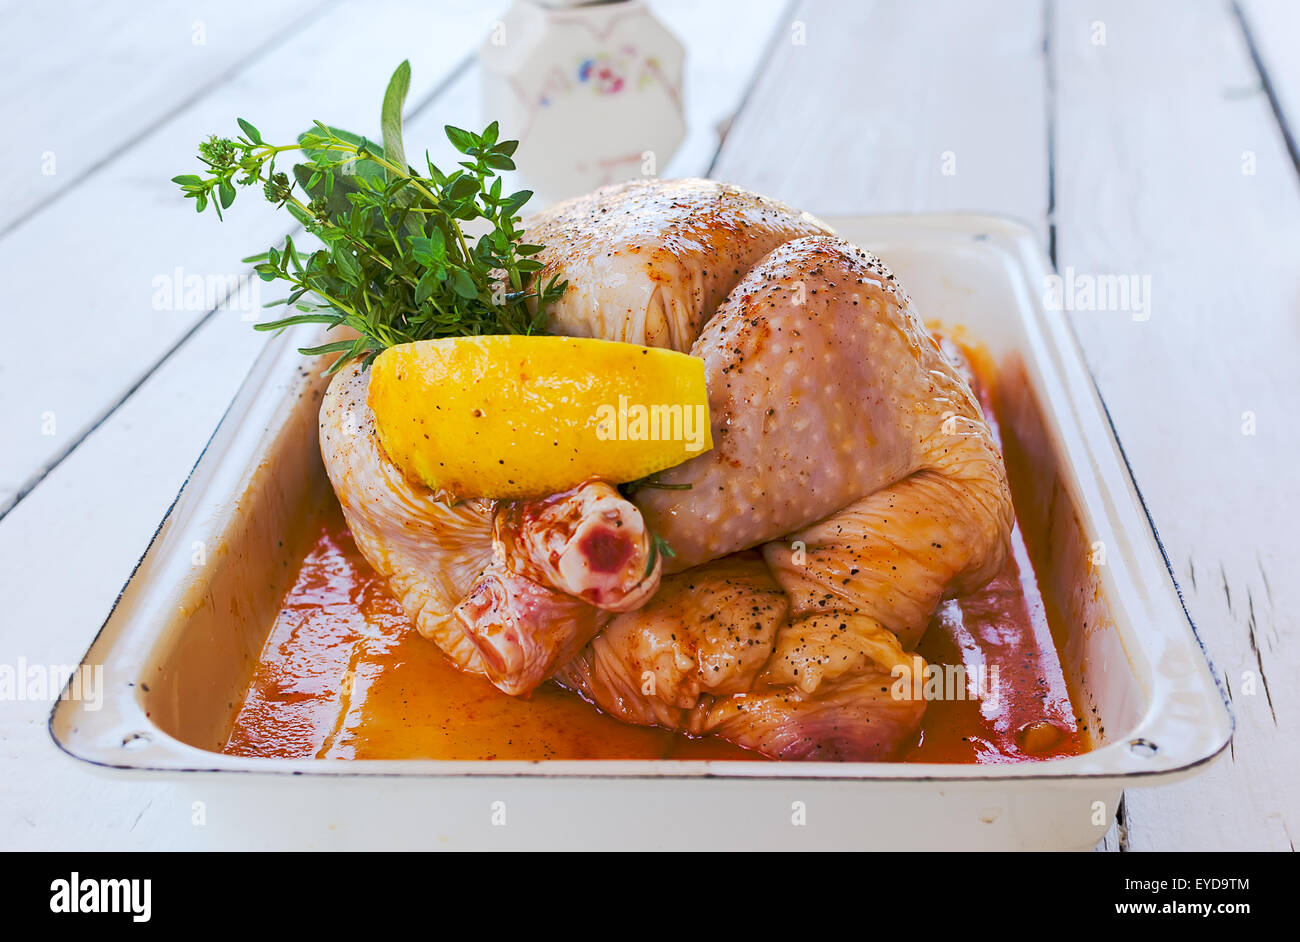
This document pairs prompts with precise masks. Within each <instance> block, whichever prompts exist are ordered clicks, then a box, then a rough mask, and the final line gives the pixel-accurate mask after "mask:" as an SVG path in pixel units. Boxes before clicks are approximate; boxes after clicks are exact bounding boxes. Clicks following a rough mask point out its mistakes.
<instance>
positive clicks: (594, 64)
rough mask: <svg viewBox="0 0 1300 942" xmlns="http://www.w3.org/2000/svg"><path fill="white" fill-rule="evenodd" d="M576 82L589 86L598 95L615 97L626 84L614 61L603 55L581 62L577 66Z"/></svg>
mask: <svg viewBox="0 0 1300 942" xmlns="http://www.w3.org/2000/svg"><path fill="white" fill-rule="evenodd" d="M625 51H626V50H625ZM578 81H579V82H582V83H584V84H590V85H591V87H592V88H593V89H594V90H595V92H596V94H598V95H617V94H618V93H619V92H621V91H622V90H623V86H624V85H625V84H626V82H625V81H624V79H623V76H622V75H621V74H620V73H619V71H618V67H617V65H616V63H615V62H614V59H613V58H612V57H611V56H608V55H606V54H605V53H600V54H599V55H597V56H595V57H593V58H589V59H583V60H582V62H581V63H580V64H579V65H578Z"/></svg>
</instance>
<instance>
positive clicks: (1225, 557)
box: [1051, 0, 1300, 850]
mask: <svg viewBox="0 0 1300 942" xmlns="http://www.w3.org/2000/svg"><path fill="white" fill-rule="evenodd" d="M1051 38H1052V42H1051V49H1052V52H1053V58H1054V69H1055V74H1056V87H1057V95H1056V100H1055V102H1054V104H1055V113H1056V128H1057V139H1056V148H1055V150H1056V155H1057V156H1056V163H1055V179H1056V229H1057V247H1058V268H1060V269H1061V271H1062V273H1063V274H1064V273H1066V271H1067V269H1072V270H1073V271H1074V272H1075V273H1077V274H1079V275H1082V276H1084V277H1094V276H1100V275H1127V274H1132V275H1137V276H1138V277H1139V278H1141V279H1149V292H1148V293H1147V299H1148V301H1149V306H1148V308H1147V314H1148V315H1149V319H1145V320H1144V319H1141V318H1142V316H1143V315H1142V313H1141V312H1137V316H1136V317H1135V312H1133V311H1077V312H1075V313H1073V314H1072V315H1071V316H1072V318H1073V321H1074V324H1075V325H1076V327H1077V329H1078V331H1079V335H1080V338H1081V340H1082V342H1083V345H1084V348H1085V351H1086V355H1087V358H1088V361H1089V363H1090V364H1091V366H1092V369H1093V371H1094V373H1095V376H1096V379H1097V382H1098V385H1099V387H1100V390H1101V392H1102V395H1103V396H1104V397H1105V399H1106V402H1107V404H1108V406H1109V409H1110V413H1111V416H1112V418H1113V420H1114V423H1115V427H1116V430H1117V432H1118V434H1119V437H1120V440H1121V441H1122V442H1123V444H1124V447H1125V449H1126V452H1127V455H1128V458H1129V460H1130V462H1131V463H1132V466H1133V470H1134V473H1135V476H1136V478H1137V481H1138V484H1139V486H1140V487H1141V488H1142V489H1143V493H1144V496H1145V498H1146V501H1147V504H1148V507H1149V508H1150V511H1151V513H1152V515H1153V517H1154V519H1155V521H1156V524H1157V525H1158V527H1159V528H1160V532H1161V536H1162V537H1163V540H1164V544H1165V546H1166V548H1167V550H1168V553H1169V556H1170V558H1171V559H1172V561H1173V564H1174V567H1175V571H1176V574H1177V576H1178V578H1179V580H1180V582H1181V584H1182V588H1183V591H1184V593H1185V594H1186V597H1187V604H1188V608H1189V610H1190V612H1191V614H1192V616H1193V618H1194V620H1195V621H1196V623H1197V626H1198V628H1199V630H1200V634H1201V637H1202V639H1203V640H1204V641H1205V643H1206V644H1207V646H1208V647H1209V651H1210V654H1211V657H1212V658H1213V660H1214V664H1215V666H1216V668H1217V669H1218V671H1219V673H1220V674H1221V675H1222V676H1223V679H1224V682H1225V683H1226V684H1227V686H1228V688H1229V689H1230V691H1231V695H1232V702H1233V707H1234V710H1235V713H1236V718H1237V733H1236V738H1235V740H1234V743H1233V748H1232V751H1231V753H1230V754H1229V755H1228V757H1227V758H1226V759H1225V760H1224V761H1222V762H1221V763H1220V764H1218V765H1216V766H1215V767H1214V768H1212V769H1211V770H1209V771H1208V772H1206V773H1204V774H1202V775H1200V776H1198V777H1195V778H1193V779H1190V780H1189V781H1186V782H1183V783H1179V784H1177V785H1172V786H1167V787H1162V788H1159V789H1153V790H1146V789H1130V790H1129V791H1128V792H1127V793H1126V796H1125V809H1126V825H1127V827H1126V831H1127V846H1128V847H1129V848H1130V849H1135V850H1138V849H1142V850H1145V849H1179V850H1181V849H1234V848H1240V849H1286V848H1290V847H1293V846H1294V839H1295V835H1297V834H1300V783H1298V782H1297V778H1296V775H1295V771H1296V768H1297V765H1300V744H1297V741H1296V739H1295V737H1294V736H1293V735H1291V734H1290V732H1289V731H1291V730H1294V729H1295V728H1296V724H1297V723H1300V695H1298V694H1297V690H1296V687H1295V685H1294V684H1293V683H1292V678H1293V677H1294V675H1295V673H1296V670H1297V669H1298V668H1300V649H1298V648H1297V645H1296V641H1295V639H1296V637H1297V634H1298V632H1297V628H1300V624H1298V623H1297V616H1296V612H1297V611H1300V582H1297V581H1296V580H1295V578H1294V570H1295V563H1294V548H1293V546H1292V543H1291V541H1292V539H1293V535H1294V533H1295V531H1296V528H1297V527H1298V526H1300V496H1298V495H1297V492H1296V488H1295V472H1294V469H1295V468H1296V467H1297V462H1300V436H1297V435H1296V424H1295V414H1294V412H1295V410H1294V408H1291V407H1290V406H1289V405H1287V404H1288V403H1290V402H1291V401H1293V399H1294V383H1295V367H1294V356H1293V347H1294V345H1295V337H1296V330H1295V306H1296V290H1295V272H1294V265H1295V247H1296V246H1297V245H1300V186H1298V182H1297V177H1296V173H1295V168H1294V166H1293V165H1292V162H1291V160H1290V157H1289V155H1288V154H1287V153H1286V150H1285V148H1284V146H1283V142H1282V139H1281V137H1280V135H1279V134H1278V131H1277V126H1276V123H1275V121H1274V118H1273V114H1272V110H1271V107H1270V104H1269V102H1268V100H1267V97H1266V96H1265V94H1264V93H1263V91H1262V90H1261V89H1260V86H1259V77H1258V75H1257V74H1256V71H1255V69H1254V66H1253V64H1252V62H1251V59H1250V55H1249V51H1248V49H1247V47H1246V45H1245V42H1244V40H1243V36H1242V32H1241V29H1240V25H1239V23H1238V22H1237V20H1236V18H1235V17H1234V16H1233V14H1232V11H1231V10H1230V9H1229V8H1227V7H1225V6H1224V5H1223V4H1220V3H1216V2H1208V0H1206V2H1196V3H1186V4H1182V5H1180V7H1179V11H1178V15H1177V16H1169V15H1168V11H1166V10H1164V9H1162V8H1160V7H1157V6H1149V5H1143V4H1126V3H1122V2H1098V3H1093V4H1089V5H1088V6H1087V7H1083V6H1079V5H1074V4H1060V5H1059V6H1058V9H1057V12H1056V22H1055V24H1054V29H1053V32H1052V37H1051Z"/></svg>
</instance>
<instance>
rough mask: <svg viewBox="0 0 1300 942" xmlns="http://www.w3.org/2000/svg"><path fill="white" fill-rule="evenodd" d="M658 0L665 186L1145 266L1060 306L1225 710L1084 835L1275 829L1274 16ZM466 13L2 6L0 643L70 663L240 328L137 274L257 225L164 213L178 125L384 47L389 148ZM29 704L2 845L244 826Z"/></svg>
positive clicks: (202, 411) (240, 0) (1121, 845)
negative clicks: (1124, 304) (940, 226)
mask: <svg viewBox="0 0 1300 942" xmlns="http://www.w3.org/2000/svg"><path fill="white" fill-rule="evenodd" d="M654 5H655V7H656V9H657V10H658V11H659V13H660V15H661V16H662V17H663V19H664V20H665V21H666V22H668V23H669V24H670V25H671V26H672V27H673V29H674V30H675V31H676V32H677V33H678V35H679V36H680V37H681V38H682V40H683V41H684V42H685V43H686V45H687V47H688V49H689V59H688V67H687V68H688V75H687V82H688V85H687V92H686V94H687V96H688V110H689V123H690V133H689V136H688V139H687V142H686V144H685V145H684V146H683V148H682V149H681V151H680V152H679V153H678V154H677V156H676V157H675V158H674V160H673V162H672V164H671V165H670V166H669V167H667V168H665V171H664V173H665V175H669V176H681V175H690V174H705V173H708V174H711V175H712V176H714V177H717V178H719V179H724V180H729V181H733V182H736V183H739V184H742V185H745V186H748V187H751V188H753V189H756V190H759V191H761V192H764V193H767V194H770V195H772V196H775V197H779V198H782V199H784V200H787V201H789V202H791V203H793V204H795V205H798V206H800V207H803V208H806V209H808V210H810V211H812V212H822V213H867V212H899V211H905V212H913V211H916V212H921V211H943V210H977V211H991V212H997V213H1003V214H1007V215H1011V216H1015V217H1018V218H1020V219H1022V220H1025V221H1027V222H1028V223H1030V224H1031V225H1032V226H1034V227H1036V229H1037V230H1038V231H1039V232H1040V233H1041V235H1042V238H1043V239H1044V241H1045V243H1046V244H1047V245H1048V247H1049V249H1050V250H1051V252H1052V253H1053V256H1054V259H1055V261H1056V263H1057V266H1058V269H1059V270H1061V271H1062V272H1063V273H1064V272H1066V270H1067V268H1070V269H1073V270H1074V271H1075V272H1077V273H1086V274H1090V275H1109V274H1115V275H1128V274H1133V275H1138V276H1149V278H1150V286H1151V298H1150V301H1151V307H1150V317H1149V319H1147V320H1135V319H1134V318H1133V317H1132V316H1131V315H1130V314H1128V313H1105V312H1076V313H1075V314H1073V315H1072V316H1073V319H1074V323H1075V326H1076V327H1077V329H1078V332H1079V334H1080V336H1081V338H1082V341H1083V344H1084V347H1085V352H1086V355H1087V358H1088V361H1089V364H1090V366H1091V368H1092V370H1093V372H1094V374H1095V377H1096V381H1097V384H1098V386H1099V387H1100V390H1101V393H1102V395H1103V396H1104V398H1105V400H1106V403H1107V405H1108V407H1109V410H1110V413H1111V416H1112V418H1113V420H1114V423H1115V427H1116V430H1117V432H1118V434H1119V437H1120V439H1121V441H1122V443H1123V445H1124V447H1125V450H1126V452H1127V455H1128V458H1129V460H1130V462H1131V464H1132V467H1133V470H1134V473H1135V475H1136V478H1137V480H1138V483H1139V485H1140V486H1141V488H1142V491H1143V494H1144V495H1145V498H1146V501H1147V503H1148V506H1149V508H1150V512H1151V514H1152V516H1153V518H1154V520H1155V521H1156V524H1157V526H1158V527H1159V529H1160V532H1161V535H1162V537H1163V539H1164V543H1165V546H1166V548H1167V550H1168V553H1169V557H1170V560H1171V561H1172V564H1173V567H1174V571H1175V573H1176V575H1177V577H1178V579H1179V581H1180V583H1181V585H1182V589H1183V592H1184V593H1185V595H1186V599H1187V605H1188V608H1189V610H1190V612H1191V614H1192V616H1193V618H1194V619H1195V621H1196V623H1197V625H1198V627H1199V629H1200V632H1201V636H1202V638H1203V639H1204V641H1205V643H1206V644H1207V646H1208V648H1209V651H1210V653H1211V656H1212V658H1213V660H1214V665H1215V668H1216V669H1217V671H1218V672H1219V673H1220V674H1221V675H1222V677H1223V680H1224V682H1225V684H1226V686H1227V688H1228V689H1229V690H1230V691H1231V692H1232V701H1233V708H1234V710H1235V713H1236V718H1237V732H1236V738H1235V740H1234V743H1233V746H1232V749H1231V752H1230V754H1229V755H1228V756H1226V757H1225V758H1224V759H1223V760H1221V761H1220V762H1219V763H1217V764H1216V765H1215V766H1214V767H1213V768H1211V769H1210V770H1209V771H1208V772H1206V773H1205V774H1203V775H1200V776H1198V777H1196V778H1194V779H1192V780H1190V781H1187V782H1185V783H1182V784H1178V785H1174V786H1167V787H1161V788H1155V789H1141V790H1132V791H1130V792H1129V793H1128V794H1127V795H1126V799H1125V802H1124V803H1123V805H1122V806H1121V808H1120V811H1119V816H1118V820H1117V825H1116V827H1115V828H1112V830H1111V832H1110V834H1109V835H1108V836H1107V838H1106V840H1105V841H1104V843H1103V845H1102V846H1103V847H1105V848H1107V849H1112V850H1146V849H1231V848H1242V849H1287V848H1291V849H1294V846H1295V839H1296V837H1297V836H1300V775H1297V773H1298V772H1300V737H1297V736H1296V735H1295V733H1296V730H1297V724H1300V692H1297V686H1296V684H1295V683H1294V674H1293V672H1294V671H1296V670H1297V669H1298V668H1300V618H1297V614H1296V613H1297V611H1300V579H1297V567H1296V563H1295V549H1294V547H1293V545H1292V543H1291V540H1292V539H1293V538H1294V537H1295V535H1296V533H1297V531H1298V530H1300V481H1298V480H1297V468H1300V435H1298V434H1297V433H1298V431H1300V429H1298V428H1297V420H1296V417H1297V413H1298V411H1300V400H1297V397H1296V389H1297V385H1298V384H1297V369H1296V362H1297V356H1296V353H1295V350H1296V347H1297V345H1298V344H1300V172H1298V171H1300V153H1298V152H1297V146H1296V135H1297V134H1300V58H1297V57H1296V55H1295V49H1296V47H1297V44H1298V43H1300V4H1297V3H1290V2H1287V0H1243V2H1242V3H1241V5H1240V7H1237V6H1233V5H1231V4H1228V3H1225V2H1222V0H1189V2H1178V3H1175V2H1173V0H1168V2H1156V0H1148V2H1137V3H1132V2H1123V0H1089V2H1071V0H1045V2H1044V0H1010V2H998V3H994V2H987V3H984V2H970V0H934V2H926V3H907V2H902V0H887V2H876V3H870V2H851V0H844V2H830V0H791V2H787V0H747V2H744V3H739V2H737V3H735V4H724V3H716V2H715V3H703V2H698V0H657V2H655V3H654ZM495 6H496V5H494V4H491V3H488V4H480V3H473V2H469V0H466V2H455V3H444V2H435V0H383V2H366V3H362V2H345V0H280V2H275V3H266V2H253V0H220V2H215V0H192V2H164V0H137V2H131V3H126V2H111V3H96V2H91V0H62V2H59V0H54V2H43V3H32V2H17V0H11V2H6V3H3V4H0V62H3V63H4V67H3V69H0V118H2V119H3V120H0V126H3V127H4V128H6V130H7V132H8V133H6V134H5V136H4V137H3V139H0V284H2V285H3V286H4V300H3V303H2V305H0V312H2V313H0V317H3V324H4V333H5V337H6V343H5V344H4V346H3V350H2V351H0V388H2V389H3V390H4V392H3V396H4V408H3V409H0V664H6V663H7V664H10V665H15V664H16V663H17V662H18V660H19V658H23V659H25V661H26V663H28V664H75V663H76V662H77V661H78V660H79V659H80V657H81V655H82V654H83V653H84V651H85V648H86V646H87V645H88V643H89V641H90V639H91V637H92V636H93V635H94V633H95V631H96V630H97V628H98V627H99V625H100V623H101V622H102V620H103V618H104V616H105V614H106V613H107V611H108V609H109V608H110V606H111V605H112V603H113V600H114V598H115V597H116V594H117V592H118V591H119V589H120V588H121V586H122V584H123V583H124V581H125V580H126V578H127V576H128V575H129V574H130V572H131V569H132V567H133V565H134V563H135V561H136V560H137V558H138V557H139V556H140V554H141V552H142V551H143V549H144V547H145V545H146V544H147V542H148V540H149V538H150V536H151V534H152V533H153V531H154V529H155V527H156V526H157V524H158V521H159V520H160V519H161V518H162V517H163V515H164V513H165V512H166V510H167V507H168V505H169V504H170V502H171V500H172V498H173V497H174V495H175V494H176V492H177V490H178V488H179V486H180V484H181V482H182V480H183V479H184V477H185V475H186V473H187V472H188V470H189V469H190V467H191V466H192V465H193V463H194V461H195V459H196V457H197V456H198V454H199V451H200V449H201V448H202V446H203V444H204V442H205V441H206V440H207V438H208V437H209V435H210V434H211V431H212V429H213V428H214V426H215V425H216V423H217V421H218V420H219V418H220V417H221V414H222V412H223V410H224V409H225V407H226V405H227V403H228V402H229V401H230V399H231V397H232V395H233V393H234V391H235V389H236V388H237V387H238V386H239V384H240V382H241V380H242V379H243V376H244V374H245V372H246V370H247V368H248V366H249V364H250V362H251V361H252V359H253V358H254V356H255V355H256V354H257V352H258V351H259V349H260V348H261V346H262V344H263V343H264V342H265V337H264V335H261V334H256V333H254V332H253V331H252V330H250V329H249V324H248V321H247V319H246V315H245V314H244V313H243V312H242V311H240V310H238V309H234V310H231V309H221V308H220V307H219V306H216V305H213V304H210V303H209V302H208V301H207V300H206V299H204V300H196V301H193V302H189V301H187V300H186V299H185V298H184V297H183V296H182V297H181V298H180V299H179V300H180V303H176V299H175V298H171V297H170V295H168V293H167V291H165V290H164V291H161V293H160V285H161V286H164V287H165V286H167V285H169V284H171V283H172V282H173V281H175V280H176V279H177V278H178V277H182V278H183V277H184V275H186V274H195V273H197V274H201V275H203V276H212V275H214V274H217V275H220V274H226V273H229V274H240V273H241V269H240V268H239V266H238V264H237V261H236V260H237V259H238V258H239V257H241V256H242V255H245V254H247V253H248V252H250V251H252V250H253V247H255V246H260V245H264V244H269V242H270V241H271V240H273V239H274V238H276V237H277V236H280V235H282V234H283V233H284V231H286V227H285V224H284V221H283V220H282V219H280V218H277V217H276V215H275V214H271V213H266V212H257V211H254V210H255V207H248V210H249V211H246V212H234V213H232V214H231V217H230V219H229V220H228V221H227V222H226V223H225V224H224V225H222V226H218V225H216V224H215V222H214V221H213V220H211V219H207V218H204V219H196V218H195V217H193V215H192V214H189V215H187V212H186V207H185V206H184V205H183V204H182V202H181V200H180V198H179V196H178V194H177V192H176V188H175V187H174V186H173V185H172V184H171V183H169V182H168V179H169V178H170V177H171V176H172V175H173V174H175V173H179V172H185V171H188V170H189V168H190V167H191V166H192V163H193V160H192V156H191V155H192V153H193V147H194V144H195V143H196V142H197V141H198V140H199V139H200V138H201V137H203V136H204V135H206V134H207V133H210V132H212V131H214V130H218V129H222V130H224V129H227V128H229V127H231V124H232V121H233V119H234V117H235V116H237V115H243V116H247V117H249V118H250V119H253V120H254V121H255V123H257V124H258V126H259V127H260V128H261V129H262V130H263V132H265V133H268V134H270V133H272V132H273V133H275V134H277V135H282V136H287V135H289V134H292V133H295V132H296V131H298V130H299V129H300V127H301V125H302V124H303V122H304V119H310V118H314V117H320V118H322V119H327V120H330V121H331V122H332V123H337V124H340V125H343V126H347V127H355V128H357V129H359V130H362V131H369V132H370V133H375V132H376V130H377V128H376V125H377V115H376V114H375V112H376V110H377V109H376V105H377V101H378V96H379V93H380V91H381V90H382V88H383V86H384V82H385V81H386V79H387V76H388V73H389V72H390V70H391V69H392V67H393V65H394V64H395V63H397V62H398V61H400V60H401V59H402V58H405V57H409V58H410V59H411V60H412V65H413V68H414V84H413V88H412V93H411V95H410V98H409V99H408V101H409V103H410V104H411V115H410V117H409V118H408V122H407V140H408V142H424V141H433V140H435V139H437V138H438V137H440V128H441V126H442V124H444V123H454V124H459V125H464V126H471V125H473V124H475V123H476V122H479V121H480V118H479V101H478V95H479V93H478V82H477V75H476V74H475V68H476V67H475V64H474V61H473V57H472V52H473V50H474V48H475V47H476V45H477V43H478V42H479V41H480V39H481V37H482V36H484V35H486V32H487V30H488V29H489V27H490V26H491V24H492V23H493V22H494V21H495V20H496V19H497V15H498V13H499V11H498V9H496V8H495ZM800 40H802V41H800ZM340 63H346V67H340V65H339V64H340ZM326 64H328V65H330V67H329V68H322V66H323V65H326ZM954 171H955V172H954ZM237 208H238V207H237ZM158 279H162V281H159V280H158ZM49 710H50V703H49V702H48V701H30V700H27V701H13V700H11V701H8V702H0V756H2V761H0V792H2V793H3V795H4V800H3V802H0V848H37V847H39V848H163V847H202V846H238V844H239V843H240V841H239V837H238V835H239V827H238V824H237V823H230V822H227V823H226V825H225V827H226V833H225V837H224V838H219V837H214V836H213V832H214V830H218V831H219V830H220V826H218V827H217V828H215V829H214V828H213V827H207V828H203V829H198V828H194V827H191V826H189V825H190V823H191V822H190V815H191V806H192V801H193V800H195V796H194V795H193V794H191V792H192V791H193V790H194V789H195V788H197V787H198V786H185V785H175V784H170V783H163V782H143V781H138V780H106V779H104V778H102V777H100V776H97V775H93V774H91V773H90V772H88V771H87V769H86V768H84V767H82V766H79V765H78V764H76V763H74V762H73V761H72V760H70V759H68V758H66V757H64V756H63V755H62V754H61V753H59V752H58V750H57V749H56V748H55V747H54V745H53V744H52V742H51V741H50V739H49V736H48V734H47V732H46V726H45V724H46V719H47V716H48V713H49ZM205 787H206V786H205ZM239 787H244V788H255V787H257V786H256V785H255V784H246V785H241V786H239ZM258 843H259V846H277V841H276V835H275V833H274V830H271V831H267V830H266V828H265V823H263V826H262V830H261V832H260V833H259V836H258Z"/></svg>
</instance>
